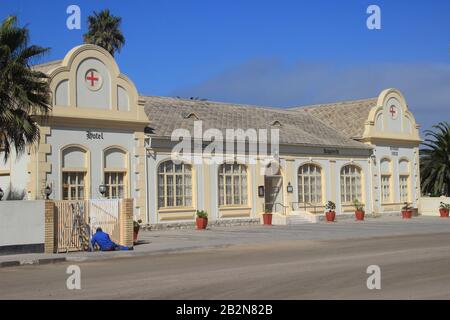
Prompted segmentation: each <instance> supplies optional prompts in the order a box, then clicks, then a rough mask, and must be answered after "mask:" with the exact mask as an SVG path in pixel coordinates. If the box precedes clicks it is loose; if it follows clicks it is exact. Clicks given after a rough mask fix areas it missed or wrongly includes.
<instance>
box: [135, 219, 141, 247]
mask: <svg viewBox="0 0 450 320" xmlns="http://www.w3.org/2000/svg"><path fill="white" fill-rule="evenodd" d="M141 223H142V220H141V219H139V220H138V221H136V220H134V221H133V243H136V242H137V237H138V234H139V229H141Z"/></svg>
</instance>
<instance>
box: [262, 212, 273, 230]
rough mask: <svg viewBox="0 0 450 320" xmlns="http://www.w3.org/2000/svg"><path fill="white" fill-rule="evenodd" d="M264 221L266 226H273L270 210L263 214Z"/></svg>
mask: <svg viewBox="0 0 450 320" xmlns="http://www.w3.org/2000/svg"><path fill="white" fill-rule="evenodd" d="M263 221H264V225H266V226H271V225H272V212H271V211H270V210H269V209H266V210H265V212H264V213H263Z"/></svg>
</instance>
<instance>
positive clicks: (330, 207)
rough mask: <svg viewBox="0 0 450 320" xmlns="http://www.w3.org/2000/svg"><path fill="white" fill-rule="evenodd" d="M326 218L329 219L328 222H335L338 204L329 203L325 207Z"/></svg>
mask: <svg viewBox="0 0 450 320" xmlns="http://www.w3.org/2000/svg"><path fill="white" fill-rule="evenodd" d="M325 210H326V212H325V217H326V218H327V221H328V222H333V221H334V219H335V218H336V211H334V210H336V204H335V203H334V202H333V201H328V202H327V204H326V206H325Z"/></svg>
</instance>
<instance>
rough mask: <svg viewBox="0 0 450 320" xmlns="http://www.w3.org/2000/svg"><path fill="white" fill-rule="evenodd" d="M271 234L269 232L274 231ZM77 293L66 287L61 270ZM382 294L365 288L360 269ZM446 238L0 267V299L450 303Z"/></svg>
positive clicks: (273, 245)
mask: <svg viewBox="0 0 450 320" xmlns="http://www.w3.org/2000/svg"><path fill="white" fill-rule="evenodd" d="M271 232H274V231H273V230H272V231H271ZM73 264H76V265H77V266H79V267H80V270H81V289H80V290H69V289H68V288H67V285H66V281H67V278H68V277H69V275H68V274H67V273H66V271H67V268H68V266H70V265H73ZM371 265H377V266H379V267H380V271H381V289H379V290H377V289H373V290H369V289H368V288H367V284H366V283H367V278H368V277H369V276H370V274H368V273H367V268H368V267H369V266H371ZM449 298H450V233H449V232H441V231H440V232H434V233H428V234H409V235H408V234H407V235H392V236H385V237H367V238H362V237H356V238H354V239H331V240H330V239H326V240H314V239H313V240H283V239H278V240H276V241H266V242H256V243H254V244H249V243H245V244H237V245H230V246H227V247H223V248H198V249H188V250H185V251H181V252H173V253H161V254H152V255H148V256H137V257H125V258H121V257H119V258H115V259H106V260H105V259H104V260H100V261H85V262H78V263H77V262H67V263H61V264H54V265H40V266H21V267H10V268H2V269H0V299H449Z"/></svg>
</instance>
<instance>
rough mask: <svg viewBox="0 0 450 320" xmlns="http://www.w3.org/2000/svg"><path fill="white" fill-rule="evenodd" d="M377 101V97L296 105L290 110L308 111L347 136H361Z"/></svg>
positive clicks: (353, 137)
mask: <svg viewBox="0 0 450 320" xmlns="http://www.w3.org/2000/svg"><path fill="white" fill-rule="evenodd" d="M376 103H377V98H370V99H363V100H353V101H343V102H336V103H328V104H318V105H312V106H303V107H294V108H290V109H289V110H294V111H297V112H302V113H308V114H311V115H313V116H314V117H316V118H318V119H320V120H321V121H323V122H325V123H326V124H328V125H329V126H331V127H333V128H335V129H337V130H339V131H340V132H342V133H343V134H344V135H345V136H346V137H349V138H352V139H358V138H361V137H362V135H363V133H364V122H365V121H366V120H367V117H368V116H369V112H370V109H372V107H374V106H375V105H376Z"/></svg>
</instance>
